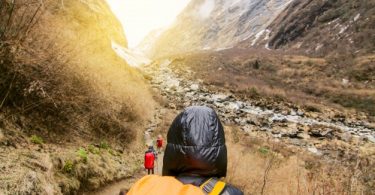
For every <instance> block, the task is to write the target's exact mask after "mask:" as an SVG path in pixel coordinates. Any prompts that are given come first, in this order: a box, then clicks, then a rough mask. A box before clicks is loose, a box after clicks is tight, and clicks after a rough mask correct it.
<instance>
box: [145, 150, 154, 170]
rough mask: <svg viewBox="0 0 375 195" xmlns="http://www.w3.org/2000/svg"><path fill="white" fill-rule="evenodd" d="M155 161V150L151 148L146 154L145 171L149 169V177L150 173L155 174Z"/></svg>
mask: <svg viewBox="0 0 375 195" xmlns="http://www.w3.org/2000/svg"><path fill="white" fill-rule="evenodd" d="M155 159H156V155H155V150H154V149H153V147H152V146H150V147H149V148H148V150H147V151H146V152H145V169H147V174H149V175H150V172H151V173H152V174H154V166H155V163H154V162H155Z"/></svg>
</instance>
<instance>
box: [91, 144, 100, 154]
mask: <svg viewBox="0 0 375 195" xmlns="http://www.w3.org/2000/svg"><path fill="white" fill-rule="evenodd" d="M88 151H89V152H91V153H92V154H100V150H99V148H97V147H95V146H94V145H92V144H90V145H89V146H88Z"/></svg>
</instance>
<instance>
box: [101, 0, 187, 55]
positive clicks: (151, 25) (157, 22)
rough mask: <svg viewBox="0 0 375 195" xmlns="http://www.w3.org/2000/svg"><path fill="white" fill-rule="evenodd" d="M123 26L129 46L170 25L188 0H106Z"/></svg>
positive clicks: (133, 45)
mask: <svg viewBox="0 0 375 195" xmlns="http://www.w3.org/2000/svg"><path fill="white" fill-rule="evenodd" d="M107 1H108V3H109V5H110V6H111V9H112V11H113V12H114V14H115V15H116V16H117V18H118V19H119V20H120V22H121V23H122V26H123V27H124V30H125V34H126V37H127V39H128V44H129V47H130V48H133V47H135V46H137V45H138V44H139V43H140V42H141V41H142V40H143V38H144V37H145V36H146V35H147V34H148V33H149V32H150V31H152V30H155V29H158V28H163V27H166V26H168V25H170V24H171V23H172V22H173V21H174V20H175V18H176V16H177V15H178V14H179V13H180V12H181V11H182V9H184V7H185V6H186V5H187V3H188V2H189V1H190V0H107Z"/></svg>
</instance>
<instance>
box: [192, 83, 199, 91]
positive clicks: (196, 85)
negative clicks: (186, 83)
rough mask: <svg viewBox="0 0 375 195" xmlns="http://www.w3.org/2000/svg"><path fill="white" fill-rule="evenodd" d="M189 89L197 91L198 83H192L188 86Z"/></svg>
mask: <svg viewBox="0 0 375 195" xmlns="http://www.w3.org/2000/svg"><path fill="white" fill-rule="evenodd" d="M190 89H191V90H193V91H197V90H199V85H198V84H192V85H191V86H190Z"/></svg>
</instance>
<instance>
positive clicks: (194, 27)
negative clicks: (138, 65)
mask: <svg viewBox="0 0 375 195" xmlns="http://www.w3.org/2000/svg"><path fill="white" fill-rule="evenodd" d="M289 3H290V0H267V1H264V0H254V1H248V0H236V1H228V0H205V1H201V0H193V1H192V2H191V3H190V4H189V5H188V6H187V7H186V8H185V10H184V11H183V12H182V13H181V14H180V15H179V16H178V19H177V21H176V22H175V23H174V24H173V25H172V26H171V27H170V28H169V29H168V30H166V31H165V32H164V33H162V34H161V35H160V36H159V37H158V40H157V41H156V42H155V43H154V45H153V48H152V49H151V52H150V53H153V54H155V55H159V56H160V55H165V54H170V53H183V52H189V51H195V50H210V49H217V50H220V49H224V48H230V47H234V46H236V44H238V43H239V42H241V41H243V40H246V39H249V38H251V37H257V34H258V33H259V32H263V31H265V29H266V28H267V26H268V25H269V24H271V22H272V21H273V19H274V18H275V17H277V16H278V14H279V13H281V12H282V11H283V10H284V8H285V7H286V6H287V5H288V4H289Z"/></svg>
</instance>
